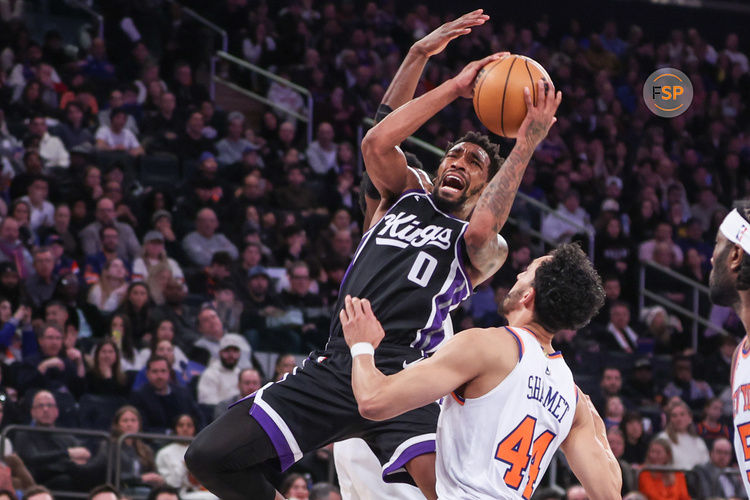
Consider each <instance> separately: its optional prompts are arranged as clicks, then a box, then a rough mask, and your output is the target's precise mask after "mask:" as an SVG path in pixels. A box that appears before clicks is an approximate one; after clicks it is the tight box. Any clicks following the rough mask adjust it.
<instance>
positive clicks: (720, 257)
mask: <svg viewBox="0 0 750 500" xmlns="http://www.w3.org/2000/svg"><path fill="white" fill-rule="evenodd" d="M748 221H750V201H741V202H737V203H735V209H734V210H732V211H731V212H729V214H728V215H727V216H726V217H725V218H724V221H723V222H722V223H721V226H719V231H718V233H717V234H716V246H715V247H714V254H713V256H712V257H711V264H712V265H713V269H712V270H711V276H710V277H709V288H710V291H711V301H712V302H713V303H714V304H717V305H720V306H725V307H731V308H732V309H734V312H736V313H737V316H738V317H739V318H740V320H741V321H742V324H743V325H744V327H745V331H746V332H748V335H750V222H748ZM748 335H745V338H744V339H743V340H742V342H740V345H738V346H737V350H736V351H734V357H733V359H732V377H731V387H732V414H733V417H734V451H735V454H736V455H737V462H738V464H739V466H740V471H741V472H742V474H741V476H742V482H743V483H744V485H745V491H746V492H748V493H749V494H750V359H748V358H750V338H749V337H748Z"/></svg>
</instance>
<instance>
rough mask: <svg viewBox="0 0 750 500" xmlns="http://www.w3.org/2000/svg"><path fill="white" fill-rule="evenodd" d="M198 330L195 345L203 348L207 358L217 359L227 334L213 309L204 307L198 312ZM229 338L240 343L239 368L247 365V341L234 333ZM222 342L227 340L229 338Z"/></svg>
mask: <svg viewBox="0 0 750 500" xmlns="http://www.w3.org/2000/svg"><path fill="white" fill-rule="evenodd" d="M198 332H199V333H200V335H201V338H200V339H198V340H197V341H195V343H194V345H195V347H200V348H202V349H205V350H206V351H207V352H208V354H209V359H212V360H213V359H219V351H220V350H221V346H222V341H223V339H224V337H226V335H228V334H225V333H224V325H223V324H222V323H221V319H219V315H218V314H217V313H216V311H215V310H214V309H212V308H210V307H204V308H203V309H202V310H201V312H200V313H199V314H198ZM230 339H231V342H233V343H239V344H240V350H241V355H240V360H239V366H240V368H245V367H247V366H249V363H250V347H249V346H248V345H247V341H244V342H243V340H244V339H242V338H237V337H235V336H234V335H233V336H232V337H230ZM224 342H229V340H227V341H224ZM206 364H208V363H206Z"/></svg>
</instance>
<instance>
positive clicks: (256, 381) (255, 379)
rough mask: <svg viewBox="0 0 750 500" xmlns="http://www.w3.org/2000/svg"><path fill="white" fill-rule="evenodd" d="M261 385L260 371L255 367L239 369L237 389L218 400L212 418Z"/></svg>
mask: <svg viewBox="0 0 750 500" xmlns="http://www.w3.org/2000/svg"><path fill="white" fill-rule="evenodd" d="M262 385H263V378H262V377H261V375H260V372H259V371H258V370H256V369H255V368H245V369H243V370H241V371H240V374H239V375H238V377H237V389H238V390H239V392H237V391H235V392H234V393H233V394H232V395H231V396H229V397H228V398H225V399H224V400H222V401H219V402H218V403H217V404H216V407H215V408H214V420H216V419H217V418H219V417H220V416H221V415H223V414H224V412H226V411H227V408H228V407H229V405H231V404H232V403H234V402H235V401H237V400H239V399H242V398H244V397H246V396H249V395H250V394H252V393H254V392H255V391H257V390H258V389H260V388H261V386H262Z"/></svg>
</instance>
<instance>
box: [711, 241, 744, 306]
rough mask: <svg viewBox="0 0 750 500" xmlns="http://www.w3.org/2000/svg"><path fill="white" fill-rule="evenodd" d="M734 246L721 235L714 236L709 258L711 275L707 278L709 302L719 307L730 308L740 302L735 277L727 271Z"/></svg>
mask: <svg viewBox="0 0 750 500" xmlns="http://www.w3.org/2000/svg"><path fill="white" fill-rule="evenodd" d="M733 248H734V245H732V243H731V242H730V241H729V240H728V239H727V238H726V237H725V236H724V235H723V234H721V233H718V235H717V236H716V246H715V247H714V254H713V256H712V257H711V264H712V266H713V269H711V274H710V275H709V277H708V287H709V294H710V296H711V302H713V303H714V304H716V305H719V306H725V307H731V306H733V305H734V304H736V303H737V302H739V300H740V295H739V293H737V286H736V279H737V278H736V277H735V276H733V274H732V272H731V271H730V269H729V263H728V260H729V253H730V252H731V251H732V249H733Z"/></svg>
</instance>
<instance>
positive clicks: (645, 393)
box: [623, 358, 662, 406]
mask: <svg viewBox="0 0 750 500" xmlns="http://www.w3.org/2000/svg"><path fill="white" fill-rule="evenodd" d="M623 394H624V395H625V396H626V397H627V398H628V399H629V400H630V401H632V402H633V404H634V405H635V406H649V405H652V406H653V405H654V404H656V403H658V402H659V400H660V399H661V397H662V396H661V394H659V392H658V390H657V387H656V382H655V380H654V372H653V367H652V366H651V360H650V359H648V358H638V359H637V360H636V361H635V363H634V365H633V373H632V374H631V376H630V379H629V380H628V383H627V384H625V385H624V387H623Z"/></svg>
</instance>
